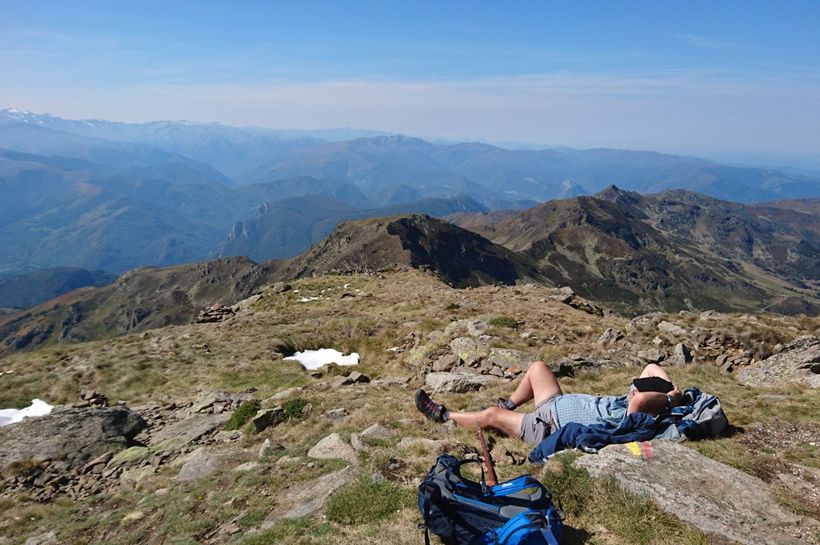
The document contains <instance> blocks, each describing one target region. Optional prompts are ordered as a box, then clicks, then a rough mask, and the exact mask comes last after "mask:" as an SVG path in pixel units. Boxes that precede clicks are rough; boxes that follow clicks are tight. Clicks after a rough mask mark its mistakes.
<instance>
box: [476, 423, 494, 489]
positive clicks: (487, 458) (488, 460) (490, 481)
mask: <svg viewBox="0 0 820 545" xmlns="http://www.w3.org/2000/svg"><path fill="white" fill-rule="evenodd" d="M478 442H479V443H481V453H482V455H483V456H484V465H485V466H487V485H488V486H494V485H497V484H498V477H496V475H495V466H494V465H493V457H492V456H491V455H490V449H488V448H487V441H486V440H485V439H484V431H483V430H482V429H481V427H480V426H479V428H478Z"/></svg>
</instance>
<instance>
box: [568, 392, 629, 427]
mask: <svg viewBox="0 0 820 545" xmlns="http://www.w3.org/2000/svg"><path fill="white" fill-rule="evenodd" d="M626 407H627V401H626V396H593V395H588V394H564V395H559V396H558V397H556V398H555V400H554V401H553V402H552V420H553V425H554V426H555V427H554V429H558V428H561V427H563V426H566V425H567V424H569V423H571V422H576V423H578V424H581V425H584V426H588V425H589V424H595V423H596V422H599V421H601V420H615V421H620V420H622V419H623V417H624V416H626Z"/></svg>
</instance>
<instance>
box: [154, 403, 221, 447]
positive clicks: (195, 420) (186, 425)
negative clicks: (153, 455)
mask: <svg viewBox="0 0 820 545" xmlns="http://www.w3.org/2000/svg"><path fill="white" fill-rule="evenodd" d="M230 416H231V415H230V413H227V412H225V413H218V414H194V415H192V416H189V417H188V418H185V419H183V420H179V421H178V422H174V423H173V424H170V425H168V426H165V427H164V428H162V429H161V430H159V431H158V432H156V433H155V434H154V436H153V437H152V438H151V446H152V447H155V448H156V449H157V450H161V451H174V450H180V449H182V448H183V447H186V446H188V445H190V444H192V443H195V442H196V441H199V440H200V439H201V438H203V437H205V436H207V435H210V434H212V433H215V432H216V431H217V430H220V429H222V426H223V425H224V424H225V422H227V421H228V419H229V418H230Z"/></svg>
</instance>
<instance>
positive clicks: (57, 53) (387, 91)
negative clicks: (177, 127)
mask: <svg viewBox="0 0 820 545" xmlns="http://www.w3.org/2000/svg"><path fill="white" fill-rule="evenodd" d="M206 4H208V5H206ZM484 4H489V5H482V3H479V2H445V1H439V2H389V1H382V2H308V1H299V2H287V3H285V2H207V3H206V2H170V1H166V2H149V1H140V2H118V1H107V2H79V1H74V2H72V1H64V2H53V1H52V2H40V1H33V0H26V1H15V0H2V1H0V107H15V108H20V109H28V110H32V111H36V112H50V113H54V114H56V115H60V116H63V117H69V118H87V117H97V118H107V119H116V120H124V121H145V120H154V119H190V120H196V121H218V122H223V123H228V124H235V125H257V126H266V127H281V128H308V129H310V128H326V127H337V126H345V125H348V126H353V127H358V128H369V129H378V130H386V131H394V132H402V133H407V134H414V135H422V136H428V137H435V138H449V139H469V140H485V141H518V142H531V143H535V144H543V145H567V146H573V147H596V146H607V147H621V148H632V149H655V150H659V151H666V152H676V153H689V154H699V155H706V156H712V157H718V158H722V159H729V160H737V161H746V162H759V163H767V162H769V163H783V162H790V163H793V164H803V165H815V166H820V131H819V130H818V128H817V127H820V32H819V31H818V29H820V2H816V1H806V2H801V1H796V0H790V1H788V2H776V1H772V2H754V1H743V2H729V1H724V2H698V1H687V2H684V1H676V2H665V1H645V2H637V1H635V2H616V1H610V2H582V1H574V2H508V3H501V2H496V3H484Z"/></svg>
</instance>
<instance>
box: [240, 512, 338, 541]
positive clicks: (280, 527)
mask: <svg viewBox="0 0 820 545" xmlns="http://www.w3.org/2000/svg"><path fill="white" fill-rule="evenodd" d="M336 533H338V530H336V528H334V527H333V525H332V524H328V523H326V522H325V523H319V522H315V521H313V520H311V519H308V518H297V519H291V520H283V521H282V522H279V523H278V524H276V525H275V526H274V527H273V528H270V529H268V530H264V531H262V532H259V533H258V534H255V535H252V536H248V537H245V538H244V539H242V540H241V541H239V543H241V545H278V544H280V543H332V542H333V540H332V539H329V538H331V537H332V536H333V535H334V534H336Z"/></svg>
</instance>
